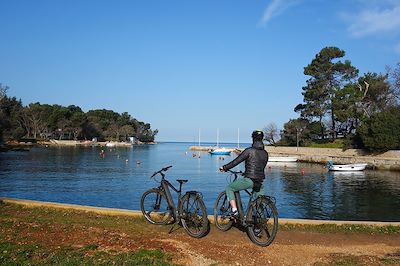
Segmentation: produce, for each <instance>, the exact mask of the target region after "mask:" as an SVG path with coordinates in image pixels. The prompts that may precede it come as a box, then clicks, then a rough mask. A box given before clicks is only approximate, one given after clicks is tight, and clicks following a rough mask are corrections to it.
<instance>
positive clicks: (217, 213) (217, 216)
mask: <svg viewBox="0 0 400 266" xmlns="http://www.w3.org/2000/svg"><path fill="white" fill-rule="evenodd" d="M230 213H231V206H230V204H229V200H228V197H227V196H226V193H225V191H222V192H221V193H219V195H218V197H217V200H216V201H215V205H214V223H215V226H216V227H217V228H218V229H219V230H221V231H227V230H229V229H231V227H232V224H233V221H232V219H231V217H230Z"/></svg>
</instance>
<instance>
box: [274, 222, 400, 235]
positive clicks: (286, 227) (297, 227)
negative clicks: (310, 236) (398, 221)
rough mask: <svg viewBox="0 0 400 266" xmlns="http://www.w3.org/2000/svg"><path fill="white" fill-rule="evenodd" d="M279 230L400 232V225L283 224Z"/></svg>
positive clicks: (365, 232) (366, 232) (364, 232)
mask: <svg viewBox="0 0 400 266" xmlns="http://www.w3.org/2000/svg"><path fill="white" fill-rule="evenodd" d="M279 230H282V231H291V230H298V231H309V232H318V233H337V232H340V233H363V234H399V233H400V226H394V225H388V226H372V225H355V224H344V225H336V224H318V225H309V224H281V225H279Z"/></svg>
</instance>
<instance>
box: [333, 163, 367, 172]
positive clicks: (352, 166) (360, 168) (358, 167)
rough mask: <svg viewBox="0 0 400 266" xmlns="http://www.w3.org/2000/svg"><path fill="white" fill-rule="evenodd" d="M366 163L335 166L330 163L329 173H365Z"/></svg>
mask: <svg viewBox="0 0 400 266" xmlns="http://www.w3.org/2000/svg"><path fill="white" fill-rule="evenodd" d="M367 165H368V164H366V163H353V164H333V162H328V165H327V167H328V170H329V171H363V170H365V168H366V167H367Z"/></svg>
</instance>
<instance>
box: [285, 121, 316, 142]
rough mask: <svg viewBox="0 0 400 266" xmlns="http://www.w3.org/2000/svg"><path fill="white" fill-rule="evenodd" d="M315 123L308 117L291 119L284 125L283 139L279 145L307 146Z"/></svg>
mask: <svg viewBox="0 0 400 266" xmlns="http://www.w3.org/2000/svg"><path fill="white" fill-rule="evenodd" d="M314 127H315V125H313V124H311V123H310V122H309V121H308V120H307V119H302V118H298V119H290V120H289V122H287V123H285V124H284V126H283V131H282V134H281V140H280V141H279V143H278V144H279V145H288V146H297V144H298V145H299V146H307V145H308V144H309V139H310V134H311V132H312V130H313V129H314Z"/></svg>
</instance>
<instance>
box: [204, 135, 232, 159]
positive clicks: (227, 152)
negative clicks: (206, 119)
mask: <svg viewBox="0 0 400 266" xmlns="http://www.w3.org/2000/svg"><path fill="white" fill-rule="evenodd" d="M231 152H232V149H227V148H220V147H219V129H217V146H216V147H215V148H212V149H211V150H210V151H209V153H210V154H211V155H230V154H231Z"/></svg>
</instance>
